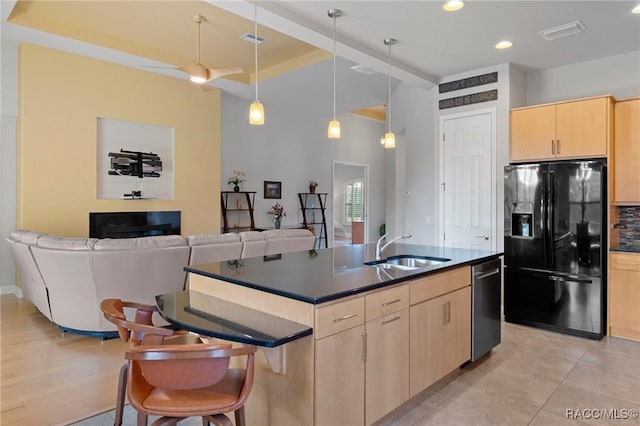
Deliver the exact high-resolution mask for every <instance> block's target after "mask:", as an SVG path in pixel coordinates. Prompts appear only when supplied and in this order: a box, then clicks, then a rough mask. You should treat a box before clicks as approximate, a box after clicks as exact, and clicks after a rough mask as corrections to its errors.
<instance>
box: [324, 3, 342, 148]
mask: <svg viewBox="0 0 640 426" xmlns="http://www.w3.org/2000/svg"><path fill="white" fill-rule="evenodd" d="M327 15H328V16H329V18H333V120H331V121H330V122H329V128H328V129H327V137H328V138H329V139H340V122H339V121H338V120H336V19H337V18H339V17H341V16H342V11H341V10H340V9H329V10H328V11H327Z"/></svg>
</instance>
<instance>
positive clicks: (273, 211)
mask: <svg viewBox="0 0 640 426" xmlns="http://www.w3.org/2000/svg"><path fill="white" fill-rule="evenodd" d="M267 213H268V214H270V215H272V216H273V219H274V220H280V219H282V218H283V217H285V216H286V215H287V212H286V211H285V210H284V207H282V206H281V205H280V203H275V204H274V205H273V206H271V208H270V209H269V211H268V212H267Z"/></svg>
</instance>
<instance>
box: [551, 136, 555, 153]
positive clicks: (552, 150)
mask: <svg viewBox="0 0 640 426" xmlns="http://www.w3.org/2000/svg"><path fill="white" fill-rule="evenodd" d="M551 154H553V155H556V143H555V141H554V140H553V139H551Z"/></svg>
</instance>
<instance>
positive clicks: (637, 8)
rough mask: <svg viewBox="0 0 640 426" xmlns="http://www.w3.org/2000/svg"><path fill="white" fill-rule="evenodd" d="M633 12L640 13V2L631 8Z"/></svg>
mask: <svg viewBox="0 0 640 426" xmlns="http://www.w3.org/2000/svg"><path fill="white" fill-rule="evenodd" d="M631 13H640V4H639V5H637V6H636V7H634V8H633V9H631Z"/></svg>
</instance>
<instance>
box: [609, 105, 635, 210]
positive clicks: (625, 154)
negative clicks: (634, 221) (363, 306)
mask: <svg viewBox="0 0 640 426" xmlns="http://www.w3.org/2000/svg"><path fill="white" fill-rule="evenodd" d="M614 121H615V156H614V162H615V172H614V175H615V197H614V200H615V203H616V204H620V205H637V204H640V98H634V99H629V100H625V101H620V102H617V103H616V106H615V120H614Z"/></svg>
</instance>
